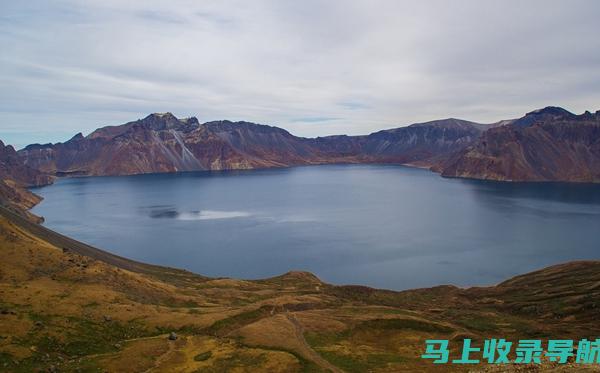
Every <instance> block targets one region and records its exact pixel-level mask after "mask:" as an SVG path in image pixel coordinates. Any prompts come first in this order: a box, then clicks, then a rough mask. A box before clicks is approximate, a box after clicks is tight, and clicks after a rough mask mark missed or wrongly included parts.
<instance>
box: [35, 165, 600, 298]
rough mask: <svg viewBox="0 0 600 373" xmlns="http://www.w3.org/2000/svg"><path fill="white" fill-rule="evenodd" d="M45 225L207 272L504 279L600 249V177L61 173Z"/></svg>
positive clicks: (373, 281)
mask: <svg viewBox="0 0 600 373" xmlns="http://www.w3.org/2000/svg"><path fill="white" fill-rule="evenodd" d="M35 192H36V193H39V194H40V195H42V196H43V197H44V201H43V202H42V203H41V204H40V205H38V206H37V207H36V208H35V209H34V210H33V212H34V213H36V214H39V215H42V216H44V217H45V218H46V223H45V225H46V226H47V227H49V228H51V229H54V230H56V231H58V232H60V233H63V234H66V235H68V236H71V237H73V238H76V239H78V240H81V241H83V242H86V243H89V244H91V245H94V246H96V247H99V248H102V249H105V250H108V251H110V252H113V253H115V254H118V255H122V256H125V257H128V258H132V259H135V260H140V261H144V262H148V263H153V264H160V265H165V266H173V267H179V268H185V269H188V270H191V271H194V272H197V273H200V274H203V275H207V276H220V277H236V278H246V279H256V278H265V277H270V276H275V275H279V274H282V273H284V272H286V271H289V270H306V271H311V272H313V273H315V274H316V275H317V276H319V277H320V278H321V279H322V280H324V281H327V282H330V283H335V284H362V285H369V286H374V287H380V288H390V289H398V290H400V289H408V288H415V287H426V286H432V285H440V284H455V285H458V286H472V285H489V284H495V283H498V282H500V281H503V280H505V279H508V278H509V277H511V276H514V275H517V274H522V273H525V272H528V271H531V270H535V269H539V268H541V267H544V266H548V265H552V264H556V263H561V262H565V261H570V260H580V259H600V185H585V184H532V183H499V182H485V181H470V180H460V179H445V178H442V177H440V176H439V175H437V174H434V173H431V172H429V171H427V170H421V169H415V168H408V167H402V166H389V165H328V166H310V167H295V168H287V169H269V170H254V171H227V172H196V173H178V174H152V175H138V176H120V177H89V178H70V179H61V180H59V181H58V182H57V183H56V184H54V185H51V186H47V187H43V188H38V189H36V190H35Z"/></svg>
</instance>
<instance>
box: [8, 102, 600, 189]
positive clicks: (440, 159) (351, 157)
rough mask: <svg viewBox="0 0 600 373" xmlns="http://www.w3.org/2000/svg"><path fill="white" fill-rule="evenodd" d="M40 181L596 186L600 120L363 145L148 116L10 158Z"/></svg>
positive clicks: (542, 114) (466, 125)
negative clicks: (381, 168) (343, 169)
mask: <svg viewBox="0 0 600 373" xmlns="http://www.w3.org/2000/svg"><path fill="white" fill-rule="evenodd" d="M18 154H19V158H20V159H21V161H22V162H23V164H24V165H26V166H27V167H28V168H31V169H35V170H38V171H40V172H42V173H45V174H49V175H57V176H65V175H94V176H101V175H131V174H140V173H160V172H179V171H198V170H233V169H254V168H269V167H288V166H299V165H316V164H329V163H395V164H407V165H413V166H420V167H428V168H431V169H433V170H434V171H437V172H440V173H441V174H442V175H443V176H447V177H468V178H477V179H493V180H515V181H574V182H598V181H600V112H596V113H595V114H591V113H589V112H586V113H584V114H582V115H575V114H572V113H570V112H568V111H566V110H564V109H561V108H556V107H547V108H544V109H540V110H537V111H533V112H531V113H528V114H527V115H525V116H524V117H523V118H520V119H516V120H507V121H501V122H498V123H494V124H480V123H474V122H469V121H464V120H459V119H445V120H438V121H432V122H426V123H418V124H413V125H410V126H407V127H401V128H396V129H390V130H383V131H379V132H375V133H372V134H370V135H366V136H346V135H339V136H326V137H317V138H303V137H297V136H294V135H292V134H290V133H289V132H287V131H286V130H283V129H281V128H277V127H272V126H265V125H259V124H254V123H249V122H230V121H213V122H207V123H200V122H199V121H198V120H197V119H196V118H194V117H192V118H185V119H178V118H176V117H175V116H174V115H173V114H171V113H163V114H151V115H149V116H147V117H146V118H144V119H140V120H137V121H134V122H129V123H126V124H123V125H120V126H108V127H103V128H100V129H97V130H96V131H94V132H92V133H91V134H89V135H88V136H85V137H84V136H83V135H82V134H77V135H76V136H74V137H73V138H72V139H70V140H68V141H66V142H64V143H57V144H44V145H40V144H34V145H29V146H27V147H26V148H24V149H22V150H20V151H19V152H18Z"/></svg>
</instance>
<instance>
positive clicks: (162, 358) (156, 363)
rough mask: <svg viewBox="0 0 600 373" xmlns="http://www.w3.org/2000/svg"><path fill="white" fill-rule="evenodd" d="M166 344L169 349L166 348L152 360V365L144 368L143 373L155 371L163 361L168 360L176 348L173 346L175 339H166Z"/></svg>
mask: <svg viewBox="0 0 600 373" xmlns="http://www.w3.org/2000/svg"><path fill="white" fill-rule="evenodd" d="M184 342H185V343H187V341H184ZM168 344H169V350H167V352H165V353H164V354H162V355H160V356H159V357H158V358H157V359H156V360H154V366H153V367H152V368H149V369H146V370H145V371H144V372H143V373H150V372H153V371H155V370H156V369H160V367H161V365H162V364H163V363H164V362H165V361H167V360H169V358H170V357H171V355H173V353H174V352H175V351H176V350H177V349H176V348H175V341H168Z"/></svg>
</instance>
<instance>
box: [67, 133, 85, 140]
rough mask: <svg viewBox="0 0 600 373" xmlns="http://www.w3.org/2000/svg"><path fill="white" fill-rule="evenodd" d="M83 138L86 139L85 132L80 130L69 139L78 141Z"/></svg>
mask: <svg viewBox="0 0 600 373" xmlns="http://www.w3.org/2000/svg"><path fill="white" fill-rule="evenodd" d="M83 139H84V137H83V133H81V132H79V133H78V134H76V135H75V136H73V137H71V140H69V141H78V140H83Z"/></svg>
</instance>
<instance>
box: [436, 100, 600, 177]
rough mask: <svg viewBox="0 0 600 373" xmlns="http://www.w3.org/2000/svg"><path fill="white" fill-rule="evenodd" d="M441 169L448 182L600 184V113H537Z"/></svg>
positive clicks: (485, 137)
mask: <svg viewBox="0 0 600 373" xmlns="http://www.w3.org/2000/svg"><path fill="white" fill-rule="evenodd" d="M439 169H440V171H441V173H442V176H446V177H464V178H475V179H486V180H502V181H568V182H600V111H597V112H596V113H595V114H592V113H590V112H585V113H584V114H581V115H575V114H573V113H570V112H568V111H567V110H564V109H562V108H557V107H547V108H544V109H540V110H536V111H532V112H530V113H528V114H526V115H525V116H524V117H523V118H520V119H517V120H514V121H511V122H509V123H508V124H506V125H504V126H500V127H497V128H492V129H490V130H488V131H486V132H484V133H483V134H482V136H481V137H479V139H478V140H477V141H476V142H475V143H474V144H473V145H471V146H469V147H466V148H465V149H464V150H462V151H460V152H458V153H457V154H455V155H453V156H452V157H450V158H449V159H448V160H446V161H444V162H443V163H442V164H441V165H440V166H439Z"/></svg>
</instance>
